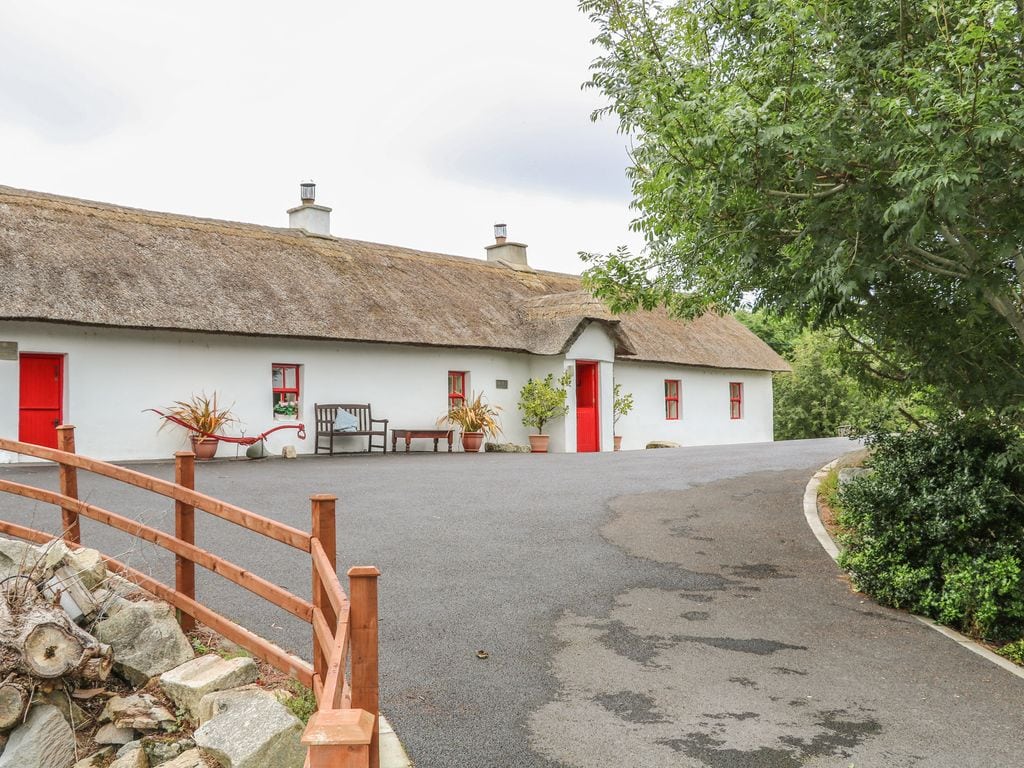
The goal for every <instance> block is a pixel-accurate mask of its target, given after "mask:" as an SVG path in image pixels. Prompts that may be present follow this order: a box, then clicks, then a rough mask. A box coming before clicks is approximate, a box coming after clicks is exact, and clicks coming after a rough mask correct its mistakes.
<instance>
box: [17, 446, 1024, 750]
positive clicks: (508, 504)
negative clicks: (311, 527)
mask: <svg viewBox="0 0 1024 768" xmlns="http://www.w3.org/2000/svg"><path fill="white" fill-rule="evenodd" d="M850 447H851V446H850V444H849V442H848V441H843V440H813V441H796V442H788V443H774V444H758V445H745V446H719V447H711V448H686V449H677V450H660V451H644V452H623V453H621V454H594V455H550V456H531V455H525V456H524V455H478V456H467V455H461V454H454V455H447V454H440V455H434V454H418V455H409V456H405V455H395V456H391V455H389V456H387V457H381V456H379V455H378V456H374V457H350V458H340V459H339V458H333V459H326V458H319V459H313V458H309V459H301V460H299V461H293V462H285V461H267V462H237V463H236V462H230V463H222V462H221V463H211V464H208V465H203V466H200V467H198V468H197V469H198V471H197V474H198V478H197V482H198V485H199V487H200V489H201V490H204V491H206V492H209V493H211V494H213V495H215V496H220V497H222V498H225V499H227V500H230V501H233V502H235V503H238V504H240V505H242V506H246V507H248V508H250V509H253V510H254V511H256V512H260V513H261V514H267V515H269V516H272V517H275V518H276V519H279V520H282V521H283V522H287V523H289V524H291V525H295V526H298V527H307V526H308V518H309V512H308V502H307V501H306V499H307V497H308V495H309V494H311V493H317V492H326V493H336V494H337V495H338V496H339V511H340V514H339V525H338V528H339V535H338V550H339V558H340V560H341V562H342V563H344V564H345V565H346V566H347V565H351V564H357V563H358V564H364V563H373V564H376V565H378V566H379V567H380V568H381V570H382V572H383V577H382V580H381V585H380V586H381V592H380V593H381V607H382V615H381V647H382V659H381V661H382V670H381V671H382V699H383V702H384V708H385V711H386V712H387V713H388V716H389V718H390V719H391V721H392V723H393V725H394V727H395V730H396V731H397V732H398V734H399V735H400V737H401V738H402V741H403V742H404V743H405V745H406V748H407V749H408V751H409V754H410V756H411V757H412V759H413V761H414V762H415V764H416V765H417V767H418V768H430V767H431V766H439V767H444V768H451V767H454V766H472V767H479V768H484V767H490V766H494V767H495V768H501V767H505V766H509V767H513V766H514V767H515V768H528V767H532V766H544V767H546V768H550V767H553V766H571V767H572V768H589V767H591V766H593V767H594V768H597V767H598V766H600V767H601V768H605V766H608V765H629V766H645V767H646V766H650V767H655V766H673V767H676V766H710V767H711V768H727V767H729V766H742V767H743V768H756V767H758V766H763V767H765V768H795V767H796V766H808V765H809V766H842V767H843V768H848V766H851V765H853V766H856V767H857V768H867V767H870V766H886V768H889V767H892V768H900V767H901V766H907V767H909V766H950V767H951V768H952V767H953V766H956V768H964V767H967V766H978V767H979V768H982V767H984V768H1002V767H1003V766H1005V767H1006V768H1011V767H1016V766H1020V765H1021V764H1022V762H1021V757H1020V756H1021V755H1022V754H1024V715H1022V712H1024V707H1022V704H1024V681H1022V680H1020V679H1019V678H1016V677H1013V676H1012V675H1009V674H1007V673H1006V672H1004V671H1003V670H1001V669H999V668H997V667H994V666H992V665H991V664H989V663H987V662H986V661H984V660H983V659H981V658H979V657H977V656H975V655H974V654H971V653H969V652H968V651H966V650H964V649H962V648H960V647H959V646H957V645H956V644H955V643H953V642H951V641H950V640H948V639H947V638H944V637H942V636H940V635H938V634H937V633H935V632H932V631H931V630H929V629H928V628H927V627H925V626H923V625H921V624H920V623H919V622H917V621H915V620H914V619H912V618H911V617H909V616H906V615H904V614H901V613H899V612H895V611H890V610H887V609H884V608H880V607H878V606H877V605H875V604H873V603H872V602H871V601H869V600H867V599H865V598H864V597H863V596H861V595H857V594H855V593H853V592H851V590H850V588H849V586H848V584H847V583H846V582H845V581H844V580H843V578H842V574H841V572H840V571H839V570H838V569H837V567H836V566H835V564H834V563H833V562H832V561H831V560H830V559H829V557H828V555H827V554H826V553H825V552H824V551H823V550H822V549H821V547H820V546H819V545H818V542H817V541H816V540H815V538H814V536H813V535H812V534H811V532H810V531H809V530H808V528H807V525H806V522H805V521H804V517H803V513H802V510H801V497H802V494H803V489H804V486H805V485H806V483H807V480H808V479H809V478H810V477H811V475H812V474H813V473H814V471H815V470H816V469H817V468H818V467H819V466H821V465H822V464H824V463H825V462H826V461H829V460H830V459H833V458H835V457H836V456H838V455H839V454H840V453H842V452H843V451H845V450H848V449H849V448H850ZM144 471H150V472H152V473H153V474H157V475H160V476H163V477H168V476H170V475H171V474H172V469H171V468H170V467H169V466H168V465H166V464H157V465H149V466H147V467H145V468H144ZM0 477H4V478H9V479H16V480H21V481H24V482H30V483H33V484H37V485H49V486H55V484H56V477H55V473H54V472H53V471H52V470H49V469H43V468H24V467H3V468H0ZM80 485H81V488H82V496H83V498H86V499H87V500H89V501H92V502H94V503H97V504H100V505H101V506H107V507H108V508H111V509H114V510H115V511H126V510H127V511H130V512H132V513H133V514H135V515H136V516H137V517H139V518H140V519H143V520H145V521H146V522H148V523H150V524H154V525H157V526H159V527H163V528H165V529H173V517H172V513H171V510H170V507H169V505H166V504H162V503H160V502H158V501H154V500H153V499H151V498H146V497H145V496H144V495H141V494H137V493H135V492H132V491H126V490H123V489H118V488H115V487H113V486H111V484H109V483H106V482H105V481H102V480H98V479H91V478H86V477H85V476H83V477H82V479H81V480H80ZM0 517H3V518H4V519H9V520H14V521H17V522H24V523H30V524H34V525H36V526H37V527H43V528H47V527H48V528H50V529H54V525H53V524H52V521H53V520H54V517H55V516H54V514H53V513H52V512H51V511H50V510H49V509H47V508H45V507H44V506H42V505H33V504H27V503H24V502H21V501H18V500H12V499H7V498H3V497H2V496H0ZM56 517H59V514H57V515H56ZM198 531H199V533H198V543H200V545H201V546H204V547H206V548H208V549H211V550H213V551H215V552H218V553H223V554H228V553H230V554H231V556H232V557H233V558H235V559H236V560H237V561H238V562H239V563H240V564H241V565H243V566H246V567H251V568H253V569H254V570H256V571H257V572H258V573H260V574H261V575H265V576H267V577H268V578H270V579H272V580H274V581H275V582H276V583H279V584H282V585H283V586H285V587H287V588H289V589H293V590H295V591H296V592H297V593H299V594H306V593H308V589H309V586H308V578H309V577H308V569H307V568H305V567H296V561H295V559H294V557H292V556H291V555H289V554H288V551H287V550H286V549H285V548H283V547H280V546H275V545H274V544H273V543H270V542H267V541H266V540H264V539H262V538H260V537H258V536H255V535H252V534H248V533H246V532H241V533H240V532H238V531H236V530H233V529H232V528H231V527H230V526H226V525H223V524H221V523H220V522H219V521H216V520H201V521H200V523H199V525H198ZM84 536H85V538H86V541H87V543H88V542H95V543H100V544H101V545H102V547H103V548H104V549H106V550H107V551H111V552H115V553H124V556H125V557H126V559H129V560H131V561H132V563H133V565H135V566H136V567H142V568H145V569H148V570H150V571H151V572H153V573H154V574H156V575H157V576H159V577H161V578H165V579H166V578H169V577H170V574H171V573H172V572H173V566H172V564H171V561H170V559H169V558H167V557H166V556H165V555H164V554H162V553H161V552H159V551H156V550H154V549H152V548H150V547H148V546H146V545H142V544H140V543H139V542H132V541H130V540H128V539H125V538H121V537H118V536H116V535H113V534H110V533H107V532H105V531H103V530H102V529H99V528H97V527H96V526H93V525H86V526H85V531H84ZM282 550H284V551H282ZM199 591H200V596H201V597H202V598H203V599H204V600H205V601H206V602H208V603H209V604H211V605H213V606H215V607H216V608H218V610H221V611H222V612H223V613H226V614H227V615H229V616H232V617H235V618H237V619H238V620H240V621H241V622H242V623H244V624H246V625H247V626H250V627H251V628H253V629H255V630H256V631H259V632H260V633H261V634H263V635H265V636H267V637H269V638H270V639H273V640H275V641H276V642H279V643H281V644H283V645H285V646H287V647H291V648H294V649H296V650H297V651H299V652H301V653H303V655H306V656H308V650H307V649H306V648H305V646H306V644H307V643H308V641H307V640H306V639H305V638H306V634H305V632H304V631H303V628H302V627H301V626H300V625H298V624H297V623H296V622H292V621H290V620H289V619H288V617H287V616H282V615H281V614H280V612H277V611H275V610H272V609H268V608H266V607H264V606H262V605H260V604H259V603H258V602H257V601H255V600H253V599H252V598H251V597H250V596H249V595H248V593H245V592H242V591H241V590H238V589H236V588H234V587H233V586H231V585H228V584H226V583H224V582H222V581H221V580H219V579H218V578H217V577H215V576H208V577H206V578H201V579H200V582H199ZM478 650H484V651H487V655H488V657H487V658H486V659H481V658H478V656H477V651H478Z"/></svg>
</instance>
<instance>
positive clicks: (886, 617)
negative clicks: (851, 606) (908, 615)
mask: <svg viewBox="0 0 1024 768" xmlns="http://www.w3.org/2000/svg"><path fill="white" fill-rule="evenodd" d="M854 613H858V614H860V615H861V616H867V617H868V618H869V619H879V620H881V621H891V622H892V623H893V624H906V623H907V620H906V619H905V618H903V617H902V616H897V615H890V614H888V613H879V612H877V611H862V610H854Z"/></svg>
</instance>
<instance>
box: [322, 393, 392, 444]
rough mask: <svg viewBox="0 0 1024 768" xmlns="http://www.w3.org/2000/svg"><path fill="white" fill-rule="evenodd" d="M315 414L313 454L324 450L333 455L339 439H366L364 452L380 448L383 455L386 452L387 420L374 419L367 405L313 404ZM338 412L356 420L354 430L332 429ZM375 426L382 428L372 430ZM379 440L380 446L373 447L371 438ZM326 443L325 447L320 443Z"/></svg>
mask: <svg viewBox="0 0 1024 768" xmlns="http://www.w3.org/2000/svg"><path fill="white" fill-rule="evenodd" d="M313 408H314V410H315V412H316V441H315V446H314V448H313V452H314V453H320V449H321V448H324V449H325V450H327V451H329V453H330V454H331V455H332V456H333V455H334V441H335V439H336V438H341V437H358V436H360V435H363V436H366V437H367V441H366V443H367V445H366V452H367V453H371V452H372V451H373V449H374V448H380V449H381V451H383V452H384V453H387V452H388V420H387V419H375V418H373V414H372V413H371V412H370V404H369V403H315V404H314V406H313ZM338 411H348V412H349V413H351V414H352V415H353V416H355V417H356V419H357V420H358V422H359V423H358V425H357V426H356V429H355V430H353V431H350V432H343V431H341V430H337V429H335V428H334V422H335V420H336V419H337V418H338ZM375 424H383V425H384V426H383V428H381V429H374V425H375ZM377 436H379V437H380V438H381V441H380V445H374V443H373V438H374V437H377ZM322 440H326V441H327V445H326V446H322V445H321V444H320V443H321V441H322Z"/></svg>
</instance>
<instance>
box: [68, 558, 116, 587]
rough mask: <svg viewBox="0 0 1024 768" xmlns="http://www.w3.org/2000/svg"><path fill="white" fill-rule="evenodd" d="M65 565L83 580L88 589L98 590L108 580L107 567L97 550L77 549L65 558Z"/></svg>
mask: <svg viewBox="0 0 1024 768" xmlns="http://www.w3.org/2000/svg"><path fill="white" fill-rule="evenodd" d="M64 564H65V565H67V567H68V568H70V569H71V572H72V573H74V574H76V575H77V576H78V578H80V579H81V580H82V584H84V585H85V588H86V589H96V587H98V586H99V585H100V584H102V583H103V581H104V579H106V578H107V566H106V565H105V564H104V562H103V559H102V558H101V557H100V553H99V552H97V551H96V550H95V549H76V550H73V551H69V552H68V553H67V555H65V556H64Z"/></svg>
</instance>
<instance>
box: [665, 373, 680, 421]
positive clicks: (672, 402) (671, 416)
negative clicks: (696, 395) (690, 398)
mask: <svg viewBox="0 0 1024 768" xmlns="http://www.w3.org/2000/svg"><path fill="white" fill-rule="evenodd" d="M682 389H683V383H682V381H680V380H679V379H665V420H666V421H679V393H680V392H681V391H682Z"/></svg>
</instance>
